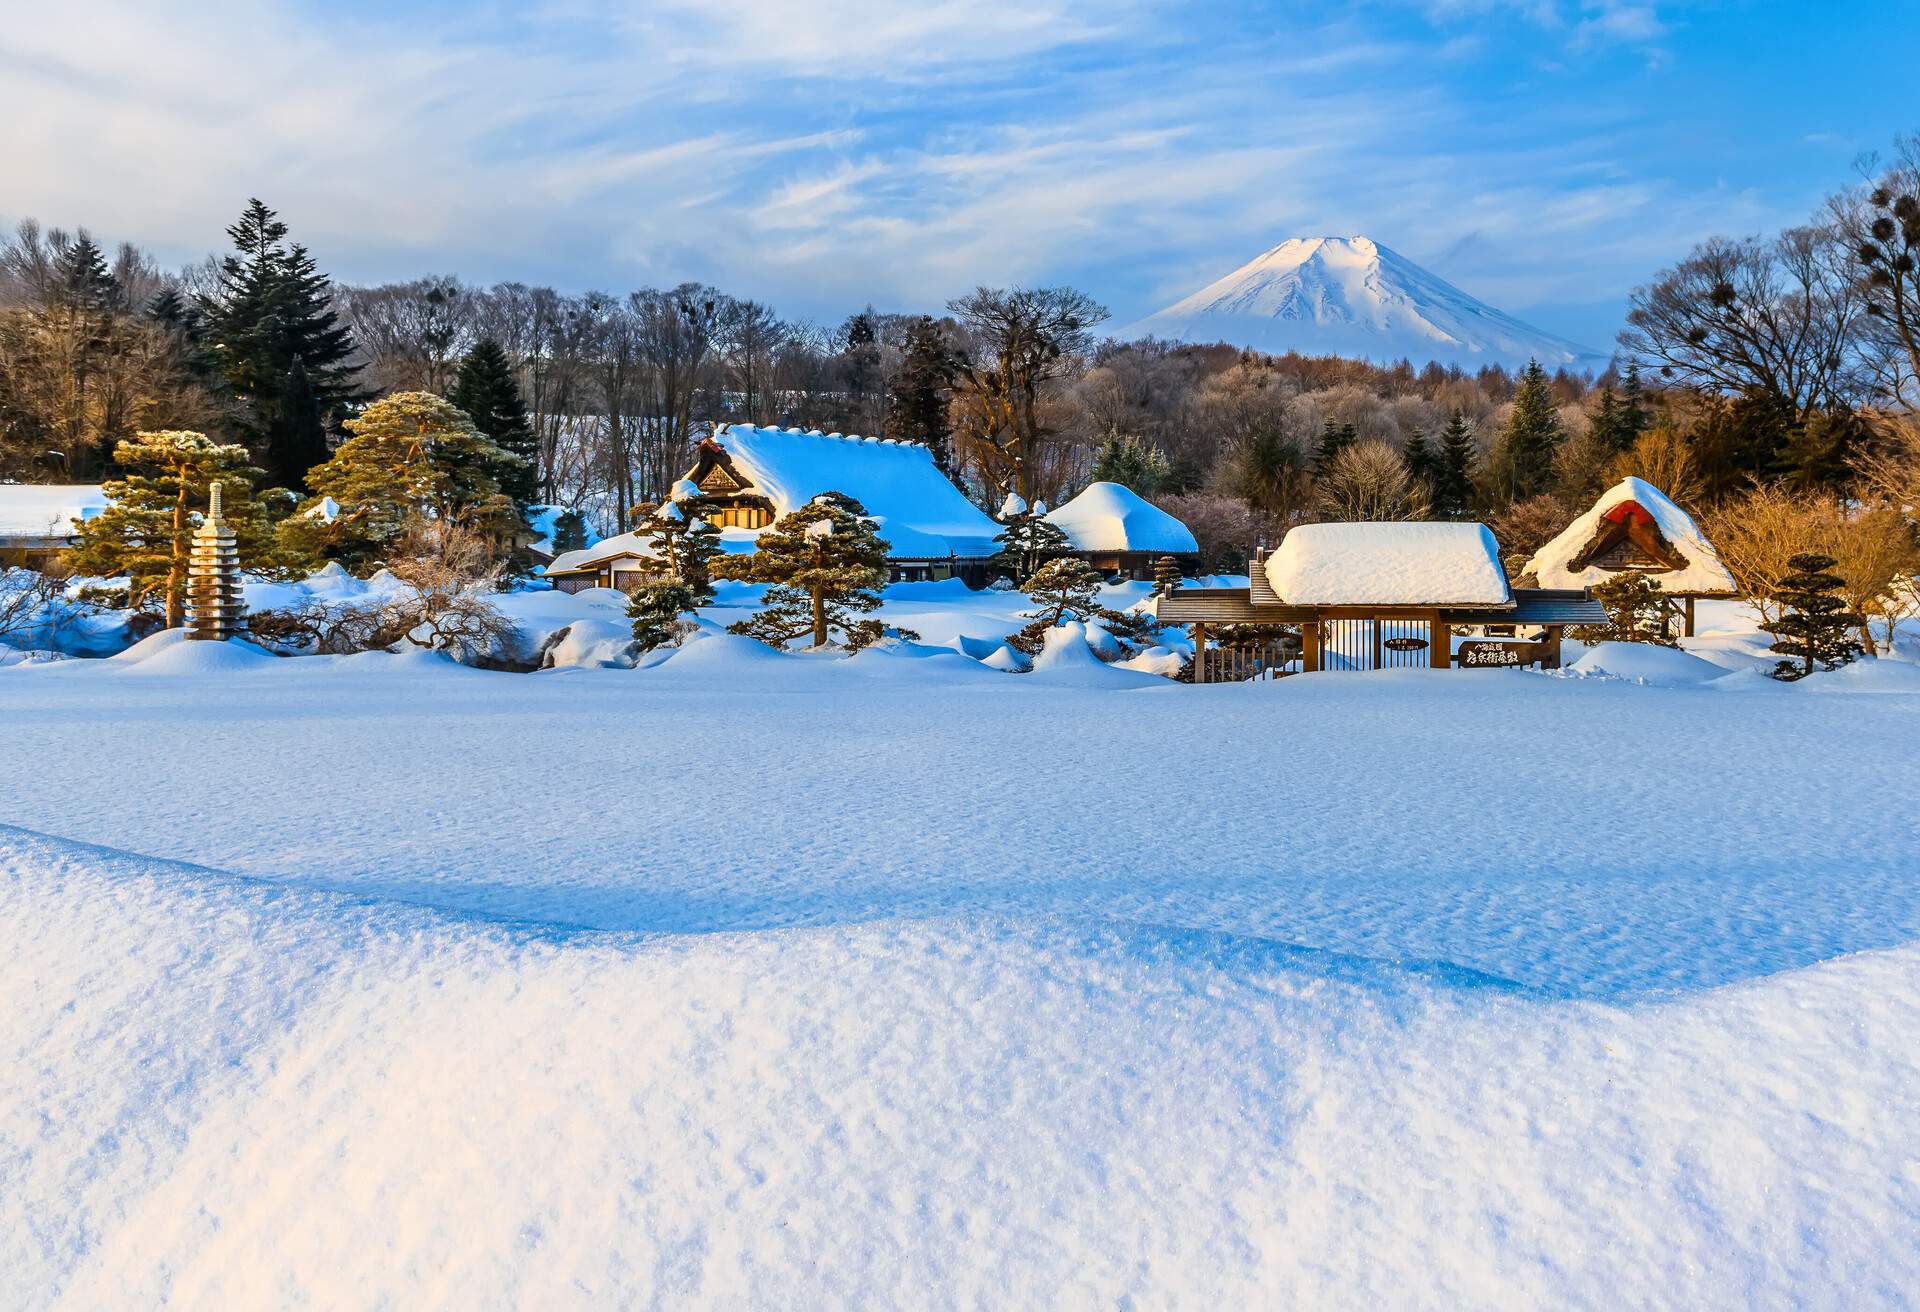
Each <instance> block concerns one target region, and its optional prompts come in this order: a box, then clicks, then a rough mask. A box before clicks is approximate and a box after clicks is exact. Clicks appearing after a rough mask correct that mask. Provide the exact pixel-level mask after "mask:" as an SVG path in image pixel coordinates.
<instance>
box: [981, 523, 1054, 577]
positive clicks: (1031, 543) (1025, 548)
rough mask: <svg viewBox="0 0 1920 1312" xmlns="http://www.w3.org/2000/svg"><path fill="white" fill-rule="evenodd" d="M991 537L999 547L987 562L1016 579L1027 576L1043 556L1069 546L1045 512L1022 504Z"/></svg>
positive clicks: (1032, 571)
mask: <svg viewBox="0 0 1920 1312" xmlns="http://www.w3.org/2000/svg"><path fill="white" fill-rule="evenodd" d="M993 540H994V541H995V542H997V543H999V544H1000V550H998V551H996V552H994V553H993V555H992V557H991V558H990V559H989V560H988V564H990V565H992V566H993V567H994V568H996V569H1003V570H1005V571H1006V572H1007V574H1008V575H1009V576H1011V577H1013V578H1016V579H1024V578H1027V577H1028V576H1030V575H1031V574H1033V573H1034V572H1035V571H1036V570H1038V569H1039V568H1040V566H1041V565H1042V564H1044V563H1045V562H1046V561H1047V560H1049V559H1051V558H1052V557H1054V556H1058V555H1060V554H1062V553H1063V552H1066V551H1070V550H1072V547H1071V545H1070V544H1069V543H1068V541H1067V535H1066V533H1065V532H1063V531H1062V530H1061V529H1060V526H1059V525H1057V524H1055V523H1053V522H1052V521H1051V520H1049V519H1048V518H1047V517H1046V516H1045V515H1042V514H1038V513H1036V512H1035V511H1033V510H1030V509H1024V508H1023V509H1021V510H1020V511H1018V512H1017V513H1015V515H1014V516H1013V518H1012V519H1009V520H1008V521H1007V526H1006V527H1005V528H1003V529H1001V530H1000V532H999V533H998V534H997V535H995V537H994V539H993Z"/></svg>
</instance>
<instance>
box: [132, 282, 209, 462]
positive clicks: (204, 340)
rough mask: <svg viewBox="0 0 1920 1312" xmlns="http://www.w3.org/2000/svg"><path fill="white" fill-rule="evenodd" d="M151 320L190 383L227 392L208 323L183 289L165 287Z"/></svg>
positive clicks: (151, 305)
mask: <svg viewBox="0 0 1920 1312" xmlns="http://www.w3.org/2000/svg"><path fill="white" fill-rule="evenodd" d="M147 318H148V319H149V320H151V321H152V322H153V323H154V324H156V325H157V326H158V327H159V328H160V329H161V330H162V331H163V332H165V333H166V334H167V337H168V340H169V341H170V342H171V343H172V346H173V351H174V357H175V363H176V365H177V367H178V368H179V369H180V371H181V373H183V374H184V375H185V376H186V378H187V379H188V380H189V381H191V382H195V383H198V384H200V385H201V386H203V387H207V388H210V389H219V390H222V391H224V389H225V387H226V380H225V379H224V378H222V377H221V375H220V357H219V355H218V354H217V353H216V352H215V350H214V348H213V342H212V339H211V338H210V337H209V336H208V330H207V319H206V316H205V315H204V314H202V313H201V312H200V307H199V306H197V305H195V304H194V303H193V302H192V301H189V300H188V299H187V298H186V297H184V296H182V295H181V294H180V292H179V289H177V288H174V287H165V288H162V289H161V290H160V291H159V292H157V293H155V295H154V298H153V300H152V301H150V302H148V304H147ZM223 495H224V494H223Z"/></svg>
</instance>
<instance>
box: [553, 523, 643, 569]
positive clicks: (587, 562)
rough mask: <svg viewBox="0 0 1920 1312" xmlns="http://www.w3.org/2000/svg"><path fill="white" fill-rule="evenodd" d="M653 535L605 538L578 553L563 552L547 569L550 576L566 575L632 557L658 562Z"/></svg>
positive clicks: (627, 534) (633, 534)
mask: <svg viewBox="0 0 1920 1312" xmlns="http://www.w3.org/2000/svg"><path fill="white" fill-rule="evenodd" d="M651 539H652V535H651V534H647V535H644V536H643V535H642V534H639V533H617V534H615V535H614V536H613V537H610V538H603V539H602V540H600V541H599V542H596V543H594V544H593V545H592V546H590V547H582V548H580V550H578V551H563V552H561V553H560V554H559V555H557V556H555V557H554V558H553V561H552V563H551V564H549V565H548V566H547V568H546V572H547V573H548V574H566V573H570V572H571V571H573V570H577V569H592V568H594V567H595V566H598V565H604V564H606V563H607V562H608V561H610V560H617V559H619V558H620V557H622V556H630V557H633V558H634V559H637V560H657V559H658V558H659V553H658V552H656V551H655V550H654V549H653V542H652V540H651Z"/></svg>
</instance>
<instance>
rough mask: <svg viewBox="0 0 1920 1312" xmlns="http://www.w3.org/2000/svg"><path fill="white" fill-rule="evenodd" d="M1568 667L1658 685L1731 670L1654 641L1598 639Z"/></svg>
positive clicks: (1720, 675) (1711, 677)
mask: <svg viewBox="0 0 1920 1312" xmlns="http://www.w3.org/2000/svg"><path fill="white" fill-rule="evenodd" d="M1567 668H1568V669H1569V670H1571V671H1572V672H1573V673H1575V674H1578V675H1581V676H1583V677H1593V676H1601V677H1611V678H1615V679H1631V680H1633V681H1634V682H1635V683H1644V684H1646V685H1648V686H1649V687H1654V688H1685V687H1690V686H1691V685H1693V684H1696V683H1708V682H1711V681H1712V680H1714V679H1722V678H1725V677H1726V676H1727V674H1728V673H1729V671H1728V670H1727V668H1726V667H1725V666H1723V665H1715V664H1714V663H1713V662H1712V661H1708V660H1702V659H1701V658H1700V657H1698V656H1693V655H1689V654H1688V653H1686V652H1684V651H1679V650H1677V649H1675V648H1673V647H1661V646H1656V645H1655V644H1653V643H1651V642H1599V643H1595V644H1594V645H1593V646H1591V647H1589V648H1587V650H1586V652H1585V654H1583V655H1582V656H1581V657H1580V659H1579V660H1577V661H1575V662H1574V663H1573V664H1572V665H1570V666H1568V667H1567Z"/></svg>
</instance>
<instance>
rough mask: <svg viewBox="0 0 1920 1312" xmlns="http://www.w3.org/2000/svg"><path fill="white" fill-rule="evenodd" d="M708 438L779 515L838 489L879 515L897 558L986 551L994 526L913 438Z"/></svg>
mask: <svg viewBox="0 0 1920 1312" xmlns="http://www.w3.org/2000/svg"><path fill="white" fill-rule="evenodd" d="M711 441H712V442H713V443H714V445H716V446H718V447H719V448H720V449H721V450H722V451H724V452H725V453H726V455H727V457H728V460H729V461H730V462H731V464H732V466H733V469H734V471H735V472H736V473H738V474H740V475H742V476H744V477H745V478H746V479H747V480H748V481H749V482H750V483H751V484H752V487H751V488H750V489H746V490H748V491H751V492H754V493H757V494H758V495H760V496H764V497H766V498H767V500H769V501H771V502H772V503H773V508H774V513H775V514H776V515H784V514H787V513H788V512H789V511H792V510H795V509H797V508H798V507H800V506H803V505H805V504H806V503H807V502H809V501H811V500H812V499H813V498H814V497H817V496H819V495H820V494H821V493H822V492H841V493H845V494H846V495H847V496H850V497H852V498H853V499H854V500H856V501H858V502H859V503H860V504H861V505H862V506H863V507H865V508H866V511H867V514H868V515H870V516H871V517H872V518H873V519H875V520H876V521H878V523H879V527H880V536H881V537H883V538H885V539H886V540H887V542H888V543H889V544H890V548H889V551H888V554H889V555H892V556H896V557H928V556H934V557H944V556H949V555H952V556H991V555H992V554H993V553H994V551H995V550H996V548H995V546H994V541H993V539H994V535H995V534H997V533H999V532H1000V526H999V525H998V524H996V523H994V522H993V520H992V519H990V518H989V517H988V516H987V514H986V512H984V511H982V510H981V509H980V508H979V507H978V506H976V505H974V504H973V503H972V502H971V501H969V500H967V498H966V497H965V496H964V495H963V494H962V493H961V491H960V489H959V488H957V487H955V486H954V485H953V484H952V483H951V482H950V481H948V479H947V476H946V475H945V474H943V473H941V472H940V467H939V466H938V465H936V464H934V463H933V452H932V451H930V450H928V449H927V448H926V447H924V446H921V445H919V444H918V443H914V442H895V441H889V440H886V439H883V438H877V437H852V436H845V435H842V434H840V433H822V432H819V431H818V430H814V431H806V430H803V429H798V428H760V427H756V426H754V425H750V424H728V425H724V426H722V427H721V428H719V429H717V430H716V431H715V432H714V434H713V437H712V439H711Z"/></svg>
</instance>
